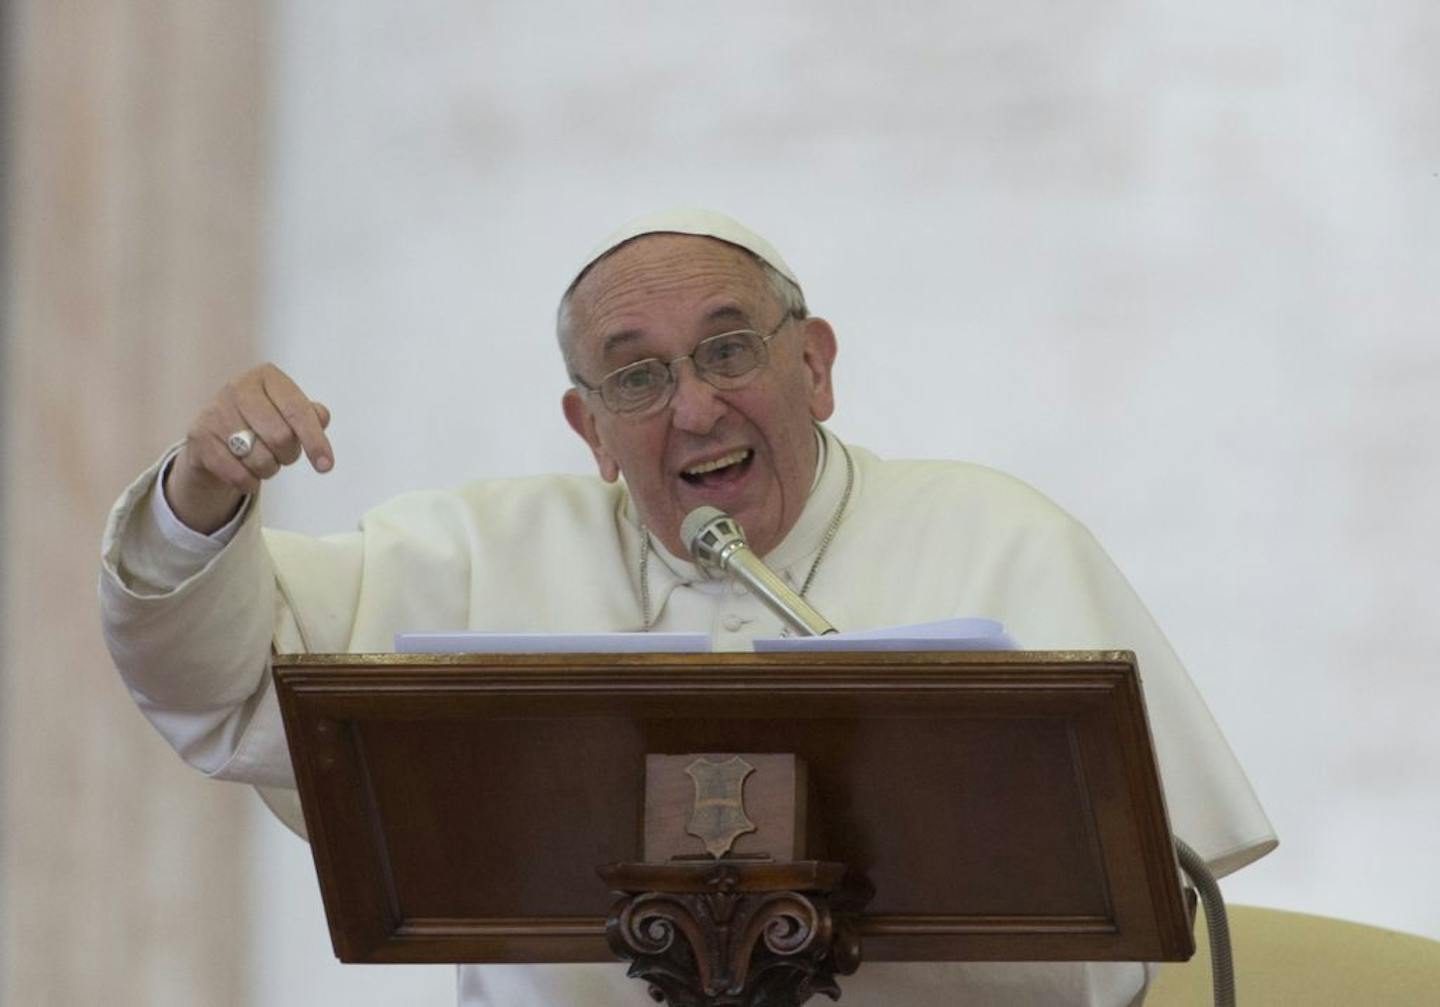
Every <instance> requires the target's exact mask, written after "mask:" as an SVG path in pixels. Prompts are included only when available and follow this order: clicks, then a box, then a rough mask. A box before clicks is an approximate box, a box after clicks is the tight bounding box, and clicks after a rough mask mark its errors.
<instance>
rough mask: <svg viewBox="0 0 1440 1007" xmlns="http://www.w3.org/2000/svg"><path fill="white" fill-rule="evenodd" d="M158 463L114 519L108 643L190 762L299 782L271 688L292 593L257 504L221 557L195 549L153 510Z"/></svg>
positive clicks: (263, 780) (269, 781)
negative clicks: (273, 557) (276, 643)
mask: <svg viewBox="0 0 1440 1007" xmlns="http://www.w3.org/2000/svg"><path fill="white" fill-rule="evenodd" d="M160 464H163V462H162V463H160ZM159 467H160V465H159V464H157V465H156V466H152V467H151V468H150V469H149V470H147V471H146V472H145V473H144V474H142V475H141V476H140V478H139V479H137V480H136V481H135V482H134V483H132V484H131V485H130V487H129V488H128V489H126V491H125V492H124V493H123V494H122V495H121V497H120V500H119V501H118V502H117V503H116V505H115V508H114V510H112V511H111V514H110V518H109V521H108V522H107V525H106V529H105V537H104V540H103V543H102V546H101V573H100V611H101V619H102V624H103V628H104V633H105V642H106V645H107V646H108V647H109V648H110V654H111V656H112V657H113V659H114V661H115V666H116V668H117V669H118V670H119V671H120V675H121V677H122V678H123V679H124V681H125V684H126V686H127V687H128V688H129V690H130V694H131V696H132V697H134V699H135V702H136V704H137V705H138V706H139V707H140V710H141V712H142V713H144V714H145V716H146V717H147V718H148V719H149V720H150V722H151V723H152V724H153V725H154V726H155V728H156V729H157V730H158V731H159V732H160V734H161V735H162V736H164V737H165V739H166V740H167V741H168V742H169V743H170V744H171V746H172V747H174V749H175V750H176V751H177V752H178V753H179V754H180V755H181V757H182V758H184V759H185V761H186V762H188V763H189V764H190V765H192V766H194V767H195V768H196V769H198V770H200V771H201V772H203V773H205V774H207V775H209V776H214V777H217V778H220V779H243V780H246V781H247V782H251V783H256V784H264V785H268V786H282V787H284V786H288V787H293V786H294V775H293V773H292V771H291V769H290V762H289V756H288V752H287V749H286V746H285V738H284V732H283V730H282V729H281V726H280V718H279V709H278V707H277V705H276V703H275V697H274V695H273V689H272V688H271V684H270V653H271V641H272V638H273V637H274V634H275V626H276V620H277V611H278V610H280V609H281V607H282V601H281V599H280V596H279V594H278V592H277V590H276V586H275V577H274V573H273V570H272V567H271V563H270V558H269V555H268V554H267V552H266V550H265V547H264V544H263V542H262V540H261V532H260V521H259V516H258V513H257V510H258V508H257V507H255V506H253V502H252V505H251V506H249V507H248V508H247V511H246V513H245V514H244V515H243V518H242V520H241V521H240V523H239V526H238V527H237V528H236V529H235V531H234V537H233V539H232V540H231V541H230V542H229V543H228V544H227V545H225V546H223V548H220V549H219V550H218V551H216V552H214V554H213V555H210V556H209V557H208V558H206V557H205V555H204V553H205V551H206V550H205V549H204V547H203V546H202V547H199V548H197V549H194V550H190V552H189V553H188V554H187V550H186V548H185V547H184V546H183V545H178V546H177V545H176V544H175V543H174V542H173V541H170V540H169V539H167V538H166V536H165V535H164V533H163V529H161V528H160V527H158V525H157V523H156V519H155V516H154V514H153V513H152V512H151V503H152V502H151V494H152V493H153V492H154V487H155V485H156V483H155V480H156V477H157V472H158V470H159ZM166 550H169V552H168V553H167V552H166ZM175 577H179V580H178V582H173V583H169V582H167V581H170V580H172V579H173V578H175Z"/></svg>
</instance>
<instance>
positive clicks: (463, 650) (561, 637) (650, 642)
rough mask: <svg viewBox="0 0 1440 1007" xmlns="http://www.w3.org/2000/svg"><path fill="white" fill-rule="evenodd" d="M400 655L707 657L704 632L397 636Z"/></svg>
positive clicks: (397, 634)
mask: <svg viewBox="0 0 1440 1007" xmlns="http://www.w3.org/2000/svg"><path fill="white" fill-rule="evenodd" d="M395 652H396V653H398V654H708V653H709V652H710V637H709V636H707V635H706V634H704V633H476V632H461V633H396V634H395Z"/></svg>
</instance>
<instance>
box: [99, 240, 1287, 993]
mask: <svg viewBox="0 0 1440 1007" xmlns="http://www.w3.org/2000/svg"><path fill="white" fill-rule="evenodd" d="M558 329H559V338H560V344H561V350H562V352H563V354H564V357H565V361H566V365H567V367H568V369H569V372H570V377H571V381H572V387H571V388H569V390H567V391H566V392H565V394H564V398H563V408H564V414H565V418H566V420H567V421H568V422H569V424H570V426H571V427H572V428H573V429H574V430H575V431H576V433H577V434H579V435H580V436H581V437H582V438H583V439H584V440H585V442H586V444H587V445H588V446H589V447H590V450H591V451H592V453H593V454H594V457H595V463H596V466H597V468H598V469H599V474H600V479H599V480H596V479H593V478H583V477H574V476H553V477H544V478H538V479H517V480H494V481H487V482H479V483H473V484H470V485H467V486H465V487H463V488H461V489H458V490H455V491H451V492H432V493H416V494H410V495H407V496H405V497H401V498H400V499H398V500H396V501H393V502H392V503H390V504H388V505H385V506H383V507H381V508H378V509H377V510H375V511H373V512H371V513H370V514H369V515H367V516H366V518H365V519H364V520H363V521H362V523H361V525H360V529H359V530H358V531H357V532H354V533H351V534H347V535H340V536H334V537H329V538H325V539H310V538H305V537H302V536H297V535H292V534H287V533H283V532H276V531H264V532H262V530H261V528H260V523H259V520H258V514H257V509H258V508H257V507H256V506H255V503H254V501H255V498H256V493H257V491H258V489H259V487H260V484H261V483H262V482H263V481H264V480H265V479H268V478H270V477H272V476H274V475H275V474H276V473H277V472H278V471H279V470H280V469H281V468H282V467H284V466H285V465H287V464H289V463H291V462H294V461H296V460H297V459H298V458H299V457H300V455H301V453H302V452H303V453H304V454H305V455H307V456H308V458H309V459H310V462H311V463H312V464H313V465H314V466H315V468H317V469H319V470H321V471H325V470H327V469H328V468H330V466H331V465H332V464H333V456H332V453H331V448H330V444H329V441H328V440H327V438H326V436H325V432H324V430H325V427H326V426H327V424H328V422H329V415H328V413H327V411H326V410H325V409H324V407H322V406H320V405H319V404H317V403H313V402H311V401H310V400H309V399H308V398H307V397H306V396H305V394H304V393H303V392H302V391H301V390H300V388H298V387H297V386H296V385H295V384H294V383H293V382H292V381H291V380H290V379H289V378H288V377H287V376H286V375H284V374H283V373H281V372H280V371H279V370H278V369H276V368H274V367H272V366H268V365H267V366H265V367H261V368H258V369H256V370H254V371H251V372H249V373H247V374H245V375H243V376H242V377H240V378H239V379H237V380H236V381H235V382H233V383H232V384H231V385H229V386H227V387H226V389H225V390H223V391H222V392H221V393H220V394H219V395H218V396H217V397H216V399H215V400H214V401H213V402H212V403H211V404H210V405H209V406H208V407H207V408H206V409H205V411H204V412H203V413H201V415H200V416H199V417H198V418H197V419H196V421H195V423H194V424H193V426H192V427H191V429H190V432H189V434H188V436H187V438H186V440H185V443H184V444H183V446H181V447H180V448H179V449H178V451H176V452H173V453H172V454H170V455H169V456H167V457H166V458H164V459H162V460H161V461H160V462H159V463H157V465H156V466H155V468H153V469H152V470H150V471H149V472H147V473H145V474H144V475H142V476H141V477H140V478H139V479H138V480H137V481H136V482H135V483H134V484H133V485H132V486H131V487H130V488H129V490H127V491H126V493H125V494H124V495H123V496H122V497H121V499H120V501H119V503H118V504H117V506H116V508H115V510H114V511H113V512H112V514H111V517H110V522H109V525H108V527H107V530H106V537H105V542H104V547H103V550H104V556H103V560H104V568H103V572H102V577H101V598H102V609H103V613H104V617H105V623H106V632H107V638H108V639H109V641H110V645H111V649H112V653H113V654H114V657H115V660H116V664H117V666H118V667H119V668H120V671H121V673H122V675H124V677H125V680H126V682H127V683H128V685H129V687H130V689H131V691H132V693H133V694H134V696H135V698H136V701H137V702H138V703H139V705H140V707H141V709H142V710H143V711H144V712H145V714H146V715H147V716H148V717H149V718H150V719H151V721H152V722H153V723H154V724H155V726H156V727H157V728H158V729H159V730H160V731H161V733H162V734H164V735H165V737H166V738H167V739H168V740H169V741H170V742H171V744H173V745H174V746H175V748H176V749H177V750H178V751H179V752H180V754H181V755H182V756H183V757H184V758H185V759H186V760H187V761H188V762H190V763H191V764H192V765H194V766H196V767H197V768H198V769H200V770H202V771H204V772H206V773H208V774H210V775H213V776H216V777H219V778H223V779H233V780H242V781H245V782H249V783H252V784H255V785H256V786H257V787H258V788H259V790H260V792H261V795H262V796H263V797H264V798H265V800H266V801H267V803H268V804H269V805H270V807H271V808H272V809H273V810H274V811H275V812H276V814H278V815H279V816H280V817H281V818H282V819H283V820H284V821H286V822H287V824H289V825H291V827H292V828H295V829H296V830H297V831H302V830H303V824H302V822H301V818H300V815H299V810H298V803H297V801H296V797H295V792H294V778H293V774H292V771H291V767H290V764H289V760H288V754H287V751H286V747H285V742H284V736H283V733H282V728H281V725H280V720H279V715H278V711H277V709H276V703H275V698H274V695H273V691H272V688H271V683H270V679H269V675H268V665H269V656H270V654H271V652H272V646H273V647H274V648H276V649H278V650H280V651H286V652H293V651H382V650H388V649H389V648H390V647H391V645H392V639H393V634H394V633H395V632H396V631H403V630H454V629H464V628H477V629H491V630H508V631H516V632H520V631H608V630H639V631H651V630H655V631H691V632H694V631H703V632H707V633H709V634H710V635H711V636H712V638H713V641H714V645H715V647H716V649H722V650H734V649H745V648H748V647H749V646H750V644H751V641H753V640H754V639H755V638H756V637H759V636H769V635H775V634H776V633H777V632H778V631H779V628H780V627H779V623H778V620H777V619H776V618H775V617H774V616H773V615H772V614H771V613H770V612H769V611H768V610H766V609H765V608H764V606H763V605H762V604H761V603H760V602H759V601H758V599H756V598H755V597H754V596H753V595H750V594H747V593H745V592H743V591H740V590H736V589H733V588H731V587H728V586H727V585H725V584H723V583H720V582H717V581H713V580H708V579H707V578H706V577H705V576H704V575H703V574H702V573H701V572H700V571H698V570H697V569H696V568H695V567H694V566H693V565H692V564H691V563H690V561H689V559H688V558H687V550H686V546H685V543H684V541H683V540H682V537H681V533H680V525H681V521H682V519H683V518H684V516H685V515H686V514H687V513H688V512H689V511H690V510H691V509H692V508H694V507H696V506H698V505H701V504H711V505H714V506H717V507H719V508H721V509H722V510H725V511H727V512H728V513H730V514H731V515H733V516H734V517H736V518H737V519H738V520H739V521H740V523H741V524H742V526H743V527H744V528H745V529H746V531H747V533H748V536H749V539H750V542H751V544H752V547H753V548H754V549H755V551H756V552H757V553H759V554H760V555H762V556H764V557H765V558H766V560H767V561H768V562H769V564H770V565H771V566H772V567H773V568H774V569H776V570H777V571H778V572H779V573H780V574H781V576H783V577H784V578H786V579H787V580H789V581H790V583H791V584H792V585H793V587H794V588H795V590H796V591H798V592H799V593H800V594H801V595H802V596H804V597H806V598H807V600H809V601H811V602H812V603H813V604H814V605H815V606H816V607H817V608H818V609H819V610H820V611H822V612H823V613H824V614H825V615H826V616H828V617H829V618H830V619H831V620H832V621H833V622H835V623H836V624H837V625H839V626H841V627H842V628H845V629H861V628H867V627H875V626H883V625H887V624H897V623H906V622H916V621H920V620H928V619H936V618H944V617H949V616H955V615H977V616H988V617H991V618H995V619H999V620H1001V621H1003V622H1004V623H1005V624H1006V625H1007V627H1008V629H1009V630H1010V632H1011V633H1012V635H1013V636H1014V637H1015V638H1016V639H1017V640H1018V641H1020V642H1021V644H1022V645H1024V646H1027V647H1034V648H1055V649H1068V648H1127V649H1132V650H1134V651H1136V652H1137V654H1138V655H1139V659H1140V663H1141V667H1142V668H1143V669H1144V670H1145V690H1146V699H1147V704H1148V706H1149V710H1150V713H1151V717H1152V722H1153V728H1154V734H1155V737H1156V743H1157V748H1158V753H1159V759H1160V763H1161V770H1162V775H1163V777H1164V781H1165V787H1166V792H1167V797H1168V803H1169V806H1170V810H1171V814H1172V819H1173V824H1174V826H1175V829H1176V832H1177V834H1178V835H1180V836H1181V837H1182V838H1184V839H1185V840H1186V841H1187V842H1189V844H1190V845H1191V846H1193V847H1195V848H1196V849H1197V850H1198V851H1199V852H1200V854H1201V855H1202V856H1204V857H1205V858H1206V860H1207V861H1209V862H1210V864H1211V867H1212V869H1214V870H1215V871H1216V872H1217V873H1222V874H1223V873H1227V872H1229V871H1231V870H1234V869H1236V868H1238V867H1240V866H1243V865H1244V864H1245V863H1248V862H1249V861H1251V860H1253V859H1255V858H1256V857H1259V856H1261V855H1263V853H1265V852H1266V851H1268V850H1269V849H1270V848H1271V847H1273V845H1274V837H1273V835H1272V832H1271V829H1270V826H1269V823H1268V822H1267V821H1266V819H1265V816H1264V813H1263V812H1262V810H1261V809H1260V807H1259V805H1258V803H1257V802H1256V800H1255V798H1254V795H1253V794H1252V792H1251V790H1250V787H1249V784H1248V783H1247V781H1246V779H1245V777H1244V775H1243V773H1242V772H1241V770H1240V768H1239V767H1238V765H1237V764H1236V763H1235V760H1234V758H1233V756H1232V755H1231V753H1230V751H1229V749H1228V747H1227V746H1226V744H1225V742H1224V739H1223V738H1222V736H1221V735H1220V733H1219V731H1218V729H1217V728H1216V726H1215V723H1214V721H1213V719H1212V718H1211V717H1210V714H1209V713H1208V711H1207V710H1206V708H1205V706H1204V703H1203V701H1202V700H1201V699H1200V697H1199V695H1198V693H1197V692H1196V690H1195V688H1194V686H1193V684H1192V683H1191V682H1190V680H1189V678H1188V676H1187V675H1186V673H1185V671H1184V669H1183V667H1182V666H1181V665H1180V664H1179V662H1178V660H1177V659H1176V658H1175V656H1174V654H1173V652H1172V651H1171V649H1170V647H1169V645H1168V644H1167V643H1166V641H1165V639H1164V637H1163V636H1162V635H1161V633H1160V632H1159V630H1158V629H1157V628H1156V626H1155V624H1154V622H1153V620H1151V618H1150V617H1149V615H1148V613H1147V612H1146V611H1145V609H1144V607H1143V605H1142V604H1141V603H1140V601H1139V600H1138V599H1137V598H1136V597H1135V595H1134V592H1133V591H1132V590H1131V589H1130V587H1129V585H1128V584H1126V582H1125V581H1124V579H1123V577H1122V576H1121V575H1120V574H1119V573H1118V571H1116V569H1115V568H1114V566H1113V564H1111V563H1110V561H1109V560H1108V558H1107V557H1106V556H1105V554H1104V553H1103V552H1102V551H1101V549H1100V547H1099V546H1098V545H1097V544H1096V542H1095V541H1094V539H1093V538H1092V537H1091V536H1090V535H1089V534H1088V532H1086V531H1085V529H1084V528H1083V527H1081V526H1080V525H1079V524H1077V523H1076V522H1075V521H1074V520H1073V519H1071V518H1070V517H1068V516H1067V515H1066V514H1064V513H1063V512H1062V511H1060V510H1059V509H1057V508H1056V507H1055V506H1054V505H1053V504H1051V503H1050V502H1049V501H1048V500H1046V499H1045V498H1044V497H1042V496H1040V495H1039V494H1037V493H1036V492H1035V491H1033V490H1031V489H1029V488H1028V487H1026V486H1024V485H1022V484H1020V483H1018V482H1016V481H1015V480H1013V479H1010V478H1008V477H1006V476H1004V475H1001V474H999V473H996V472H993V471H991V470H988V469H983V468H980V467H977V466H970V465H963V464H959V463H950V462H886V461H882V460H880V459H878V458H876V457H875V456H874V455H872V454H870V453H869V452H866V451H864V450H863V449H861V448H858V447H854V446H852V445H847V444H845V443H844V442H843V441H841V440H840V439H839V438H838V437H837V436H835V435H834V434H833V433H831V432H830V431H829V430H827V429H826V428H824V427H822V426H820V425H819V424H820V423H821V422H822V421H824V420H826V419H828V418H829V416H830V415H831V413H832V411H833V409H834V389H833V387H832V385H831V367H832V365H833V363H834V360H835V353H836V339H835V333H834V331H833V330H832V328H831V327H830V325H829V324H828V323H827V322H825V321H824V320H823V319H820V318H816V317H813V316H811V315H810V314H809V313H808V311H807V309H806V306H805V302H804V298H803V296H802V294H801V291H800V286H799V284H798V282H797V281H796V279H795V277H794V274H793V273H792V272H791V271H790V269H789V267H788V266H787V265H786V264H785V262H784V260H783V259H782V258H781V257H780V255H779V254H778V253H777V252H776V251H775V249H773V248H772V247H771V246H770V245H769V244H768V243H767V242H765V241H764V240H763V239H761V238H760V237H759V236H758V235H756V234H754V233H752V232H750V231H749V230H747V229H745V228H744V227H742V226H741V225H739V224H737V223H736V222H734V221H733V220H730V219H728V218H725V217H722V216H720V215H718V214H713V213H707V212H699V211H687V212H670V213H664V214H657V215H654V216H652V217H649V218H645V219H642V220H640V221H637V222H635V223H633V224H631V225H630V226H628V227H626V228H623V229H622V230H621V231H619V232H617V234H615V235H613V236H612V237H611V238H610V239H609V240H607V241H606V242H604V243H603V244H602V246H601V247H600V248H599V249H598V250H597V251H596V253H595V254H594V255H593V256H592V257H591V258H590V259H589V260H588V261H587V262H586V264H585V265H584V266H583V268H582V269H581V270H580V271H579V274H578V275H577V276H576V278H575V279H574V281H573V282H572V283H571V285H570V287H569V289H568V290H567V291H566V293H565V296H564V298H563V299H562V301H561V305H560V311H559V324H558ZM302 834H303V831H302ZM1146 979H1147V973H1146V969H1145V968H1144V967H1143V966H1140V965H1133V964H1125V963H1119V964H1116V963H1111V964H1085V963H1076V964H1055V965H1005V964H998V965H997V964H975V965H970V964H953V965H943V964H941V965H913V964H896V963H881V962H872V963H869V964H866V965H865V966H864V967H862V969H861V970H860V972H859V973H858V974H857V975H855V976H853V977H850V978H849V979H847V980H846V981H845V982H844V987H845V990H846V995H845V998H846V1001H847V1002H852V1003H855V1004H859V1005H867V1007H869V1005H874V1007H880V1005H884V1007H911V1005H915V1007H918V1005H933V1004H937V1003H945V1002H961V1001H963V1002H965V1003H967V1004H1004V1005H1009V1007H1014V1005H1024V1004H1046V1005H1053V1004H1129V1003H1134V1002H1138V1000H1139V999H1140V998H1141V997H1143V993H1144V987H1145V984H1146ZM460 987H461V989H460V995H461V1002H462V1003H464V1004H475V1005H479V1004H485V1005H504V1007H515V1005H529V1004H534V1005H541V1004H546V1005H554V1004H575V1005H597V1007H599V1005H611V1004H616V1005H618V1004H630V1003H635V1002H637V1000H638V998H639V996H641V995H642V994H641V991H640V990H639V989H638V987H637V985H636V984H635V983H634V982H633V981H632V980H627V979H626V978H625V977H624V974H623V968H622V967H621V966H618V965H616V966H602V965H593V966H580V965H565V966H484V967H467V968H463V969H462V970H461V978H460Z"/></svg>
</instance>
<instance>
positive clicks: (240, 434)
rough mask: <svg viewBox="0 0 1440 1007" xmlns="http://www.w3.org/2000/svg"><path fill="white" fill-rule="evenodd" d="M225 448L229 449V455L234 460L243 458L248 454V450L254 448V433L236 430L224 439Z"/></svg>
mask: <svg viewBox="0 0 1440 1007" xmlns="http://www.w3.org/2000/svg"><path fill="white" fill-rule="evenodd" d="M225 446H226V447H227V448H229V449H230V453H231V454H232V455H234V456H235V457H236V458H244V457H245V456H246V455H248V454H249V453H250V449H251V448H253V447H254V446H255V431H253V430H237V431H235V432H234V433H233V434H231V435H230V436H229V437H227V438H225Z"/></svg>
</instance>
